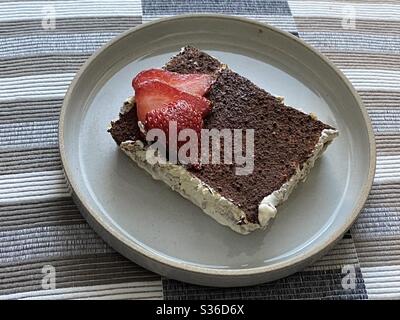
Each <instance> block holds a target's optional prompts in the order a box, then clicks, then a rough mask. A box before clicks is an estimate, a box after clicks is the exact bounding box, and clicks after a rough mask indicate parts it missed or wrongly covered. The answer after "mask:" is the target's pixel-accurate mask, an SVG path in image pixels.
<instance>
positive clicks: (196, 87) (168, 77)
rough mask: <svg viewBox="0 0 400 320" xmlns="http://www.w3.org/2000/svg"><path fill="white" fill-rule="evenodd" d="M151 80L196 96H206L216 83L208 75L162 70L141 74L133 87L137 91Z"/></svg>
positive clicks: (133, 83) (146, 71)
mask: <svg viewBox="0 0 400 320" xmlns="http://www.w3.org/2000/svg"><path fill="white" fill-rule="evenodd" d="M150 80H158V81H161V82H164V83H166V84H168V85H170V86H171V87H174V88H176V89H178V90H181V91H184V92H187V93H190V94H193V95H195V96H204V94H205V93H206V92H207V90H208V89H209V88H210V86H211V85H212V84H213V82H214V78H213V77H212V76H210V75H208V74H180V73H176V72H170V71H166V70H162V69H149V70H145V71H142V72H140V73H139V74H138V75H137V76H136V77H135V78H134V79H133V80H132V86H133V88H134V89H135V90H136V89H137V88H138V87H139V86H140V85H141V84H142V83H144V82H146V81H150Z"/></svg>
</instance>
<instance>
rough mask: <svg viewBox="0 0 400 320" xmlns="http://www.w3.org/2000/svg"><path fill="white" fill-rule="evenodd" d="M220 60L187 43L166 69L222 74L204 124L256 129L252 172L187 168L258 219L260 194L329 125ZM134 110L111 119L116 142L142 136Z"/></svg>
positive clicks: (287, 173) (280, 180)
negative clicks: (184, 48) (239, 73)
mask: <svg viewBox="0 0 400 320" xmlns="http://www.w3.org/2000/svg"><path fill="white" fill-rule="evenodd" d="M221 66H222V64H221V63H220V62H219V61H218V60H216V59H214V58H212V57H210V56H209V55H208V54H206V53H204V52H201V51H199V50H197V49H196V48H193V47H187V49H186V50H185V51H184V52H183V53H179V54H178V55H176V56H175V57H173V58H172V59H171V60H170V61H169V62H168V63H167V64H166V66H165V69H166V70H168V71H173V72H179V73H208V74H216V75H218V77H217V80H216V82H215V83H214V84H213V85H212V86H211V88H210V90H209V92H208V94H207V96H206V97H207V98H208V99H209V100H210V101H211V102H212V106H213V109H212V111H211V113H210V114H209V115H208V116H207V117H206V118H205V119H204V128H206V129H212V128H216V129H225V128H228V129H254V138H255V141H254V153H255V154H254V171H253V173H251V174H249V175H245V176H239V175H236V173H235V170H236V166H235V165H214V164H208V165H205V164H203V165H202V167H201V169H200V170H199V169H193V168H188V170H189V171H191V172H192V174H194V175H195V176H197V177H198V178H199V179H201V180H202V181H204V182H205V183H206V184H208V185H209V186H210V187H212V188H213V189H215V190H217V191H218V192H219V193H220V194H221V195H223V196H224V197H226V198H228V199H230V200H231V201H232V202H233V203H235V204H236V205H237V206H238V207H240V208H241V209H242V210H243V211H244V212H245V213H246V215H247V219H248V220H249V221H251V222H253V223H256V222H258V205H259V203H260V202H261V201H262V199H263V198H264V197H265V196H267V195H269V194H271V193H272V192H273V191H275V190H278V189H280V187H281V186H282V185H283V184H284V183H285V182H286V181H288V179H289V178H290V177H291V176H292V175H293V174H294V173H295V170H296V167H297V166H298V165H300V167H301V166H302V165H303V164H304V162H305V161H306V160H307V159H308V158H309V157H310V156H311V153H312V150H313V149H314V146H315V145H316V143H317V141H318V139H319V137H320V135H321V132H322V130H324V129H328V128H331V127H330V126H328V125H326V124H324V123H322V122H320V121H318V120H314V119H313V118H312V117H311V116H309V115H307V114H304V113H302V112H301V111H298V110H297V109H294V108H291V107H288V106H286V105H284V104H283V103H282V102H281V101H280V100H279V99H277V98H275V97H274V96H272V95H271V94H269V93H268V92H266V91H265V90H263V89H261V88H259V87H257V86H256V85H255V84H253V83H252V82H251V81H249V80H248V79H246V78H244V77H242V76H240V75H238V74H237V73H235V72H233V71H231V70H229V69H223V70H221ZM132 112H133V111H132V110H131V112H129V113H127V114H125V115H120V120H118V121H116V122H115V123H113V124H112V129H111V130H110V132H111V134H112V136H113V138H114V140H115V141H116V142H117V143H118V144H120V143H121V142H122V141H125V140H133V139H132V138H136V139H139V138H140V132H139V129H138V127H137V124H136V121H137V117H136V114H135V115H133V114H132ZM135 119H136V121H135ZM135 124H136V125H135Z"/></svg>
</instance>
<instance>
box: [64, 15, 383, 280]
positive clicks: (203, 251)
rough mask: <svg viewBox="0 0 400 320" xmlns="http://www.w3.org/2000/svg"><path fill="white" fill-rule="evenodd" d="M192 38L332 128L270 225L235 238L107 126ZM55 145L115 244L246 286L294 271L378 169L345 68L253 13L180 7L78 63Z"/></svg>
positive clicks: (328, 240)
mask: <svg viewBox="0 0 400 320" xmlns="http://www.w3.org/2000/svg"><path fill="white" fill-rule="evenodd" d="M187 44H192V45H195V46H197V47H199V48H200V49H203V50H205V51H207V52H209V53H210V54H212V55H213V56H215V57H217V58H218V59H220V60H221V61H223V62H225V63H227V64H228V65H229V66H230V67H231V69H233V70H235V71H236V72H238V73H240V74H242V75H244V76H246V77H248V78H249V79H250V80H252V81H254V82H255V83H256V84H258V85H259V86H261V87H263V88H265V89H266V90H268V91H270V92H272V93H273V94H275V95H281V96H284V97H285V99H286V100H285V101H286V102H287V103H288V104H289V105H293V106H296V107H298V108H300V109H302V110H304V111H305V112H314V113H316V114H317V115H318V117H319V118H320V119H322V120H323V121H325V122H327V123H329V124H331V125H333V126H335V127H336V128H338V129H339V130H340V137H339V138H338V139H337V140H336V141H335V142H334V143H333V144H332V145H331V146H330V147H329V148H328V151H327V152H326V153H325V155H324V156H323V158H322V159H321V160H320V161H319V162H318V164H317V165H316V167H315V168H314V170H313V171H312V173H311V175H310V176H309V178H308V180H307V181H306V183H303V184H301V185H300V186H299V187H298V189H297V190H296V191H295V192H294V193H293V194H292V196H291V197H290V199H289V200H288V201H287V202H286V203H285V204H284V205H283V206H281V207H280V208H279V211H278V216H277V219H276V220H275V222H274V224H273V225H272V228H271V229H270V231H268V232H262V231H261V232H254V233H253V234H250V235H247V236H242V235H239V234H236V233H234V232H232V231H231V230H230V229H228V228H226V227H223V226H220V225H219V224H217V223H216V222H214V221H213V220H212V219H211V218H209V217H207V216H206V215H204V214H203V213H202V212H201V210H200V209H198V208H197V207H195V206H194V205H192V204H191V203H190V202H189V201H187V200H185V199H183V198H182V197H180V196H179V195H178V194H176V193H174V192H173V191H171V190H169V189H168V187H166V186H165V185H164V184H163V183H162V182H157V181H153V180H152V178H151V177H150V176H149V175H148V174H146V173H145V172H144V171H143V170H141V169H139V168H138V167H137V166H136V165H135V164H134V163H133V162H131V161H130V160H129V159H128V157H126V156H125V155H124V154H123V153H122V152H121V151H119V149H118V148H117V146H116V145H115V143H114V141H113V140H112V139H111V137H110V135H109V134H108V133H107V132H106V129H107V127H108V125H109V122H110V120H112V119H115V118H116V117H117V114H118V111H119V109H120V107H121V105H122V103H123V101H124V100H125V98H127V97H128V96H130V95H132V89H131V79H132V77H133V76H134V75H135V74H136V73H137V72H139V71H141V70H143V69H146V68H153V67H161V66H162V65H163V64H164V63H165V62H166V61H167V60H168V59H169V58H170V57H171V56H172V55H174V54H175V53H176V52H177V51H178V50H179V49H180V47H182V46H184V45H187ZM59 139H60V151H61V156H62V162H63V165H64V168H65V173H66V176H67V178H68V180H69V182H70V185H71V188H72V191H73V194H74V197H75V200H76V202H77V203H78V205H79V206H80V208H81V210H82V213H83V214H84V216H85V217H86V219H87V220H88V221H89V223H90V224H91V225H92V226H93V228H94V229H95V230H96V231H97V232H98V233H99V234H100V235H101V236H102V237H103V238H104V239H105V240H106V241H107V242H108V243H109V244H111V246H113V247H114V248H115V249H116V250H118V251H119V252H121V253H122V254H123V255H125V256H127V257H128V258H130V259H132V260H133V261H135V262H137V263H138V264H140V265H142V266H144V267H146V268H148V269H150V270H153V271H155V272H157V273H160V274H162V275H165V276H167V277H170V278H174V279H179V280H183V281H187V282H192V283H197V284H204V285H212V286H243V285H251V284H257V283H261V282H265V281H270V280H274V279H277V278H280V277H283V276H286V275H288V274H290V273H293V272H295V271H298V270H300V269H301V268H303V267H304V266H306V265H307V264H309V263H311V262H312V261H313V260H314V259H316V258H317V257H319V256H320V255H321V254H322V253H323V252H325V251H326V250H327V249H328V248H329V247H330V246H332V245H333V243H334V242H335V241H336V240H338V239H340V237H341V236H342V235H343V233H344V232H345V231H346V230H347V229H348V228H349V227H350V226H351V224H352V223H353V222H354V220H355V219H356V217H357V215H358V213H359V212H360V210H361V208H362V206H363V204H364V202H365V200H366V197H367V194H368V192H369V190H370V187H371V183H372V178H373V174H374V169H375V145H374V140H373V134H372V130H371V126H370V122H369V120H368V116H367V114H366V111H365V109H364V107H363V106H362V103H361V101H360V99H359V97H358V96H357V94H356V93H355V91H354V89H353V88H352V86H351V85H350V83H349V82H348V81H347V80H346V78H345V77H344V76H343V75H342V74H341V73H340V72H339V71H338V70H337V69H336V68H334V67H333V65H332V64H331V63H329V62H328V61H327V60H326V59H325V58H324V57H322V56H321V55H320V54H318V53H317V52H316V51H314V50H313V49H311V48H310V47H308V46H307V45H305V44H304V43H303V42H302V41H300V40H298V39H297V38H296V37H294V36H292V35H289V34H288V33H284V32H281V31H279V30H277V29H275V28H272V27H269V26H267V25H265V24H261V23H257V22H254V21H250V20H246V19H241V18H234V17H227V16H220V15H189V16H180V17H174V18H169V19H164V20H159V21H157V22H154V23H148V24H145V25H142V26H140V27H137V28H135V29H132V30H130V31H129V32H126V33H124V34H122V35H121V36H119V37H117V38H115V39H114V40H112V41H111V42H109V43H108V44H107V45H105V46H104V47H103V48H101V49H100V50H99V51H98V52H96V54H94V55H93V56H92V57H91V58H90V59H89V60H88V61H87V62H86V63H85V65H84V66H83V67H82V69H81V70H80V72H79V73H78V74H77V76H76V77H75V79H74V81H73V82H72V84H71V86H70V88H69V91H68V93H67V95H66V97H65V101H64V105H63V108H62V112H61V119H60V136H59Z"/></svg>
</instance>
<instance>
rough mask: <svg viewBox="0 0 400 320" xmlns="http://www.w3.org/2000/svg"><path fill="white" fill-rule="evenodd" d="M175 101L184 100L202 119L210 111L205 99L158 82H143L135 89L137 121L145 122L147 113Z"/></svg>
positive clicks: (208, 103) (208, 102)
mask: <svg viewBox="0 0 400 320" xmlns="http://www.w3.org/2000/svg"><path fill="white" fill-rule="evenodd" d="M177 100H185V101H186V102H188V104H190V105H191V106H192V107H193V108H194V109H196V110H198V111H199V112H200V113H201V114H202V116H203V117H204V116H205V115H207V113H208V112H209V111H210V109H211V107H210V101H208V100H207V99H206V98H203V97H198V96H193V95H191V94H189V93H186V92H183V91H180V90H178V89H176V88H173V87H171V86H169V85H168V84H166V83H164V82H161V81H158V80H151V81H147V82H144V83H142V84H140V85H139V86H137V88H136V89H135V101H136V105H137V114H138V119H139V121H142V122H144V121H145V118H146V114H147V113H148V112H150V111H152V110H154V109H158V108H160V107H162V106H163V105H165V104H168V103H170V102H174V101H177Z"/></svg>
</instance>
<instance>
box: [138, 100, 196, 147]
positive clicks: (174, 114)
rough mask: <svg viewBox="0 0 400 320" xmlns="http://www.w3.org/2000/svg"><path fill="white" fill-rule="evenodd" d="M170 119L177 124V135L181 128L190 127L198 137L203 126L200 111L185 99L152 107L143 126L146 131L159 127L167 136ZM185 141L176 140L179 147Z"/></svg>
mask: <svg viewBox="0 0 400 320" xmlns="http://www.w3.org/2000/svg"><path fill="white" fill-rule="evenodd" d="M170 121H175V122H176V126H177V136H178V134H179V132H180V131H181V130H183V129H192V130H194V131H195V132H196V134H197V137H198V138H200V133H201V129H202V127H203V118H202V115H201V113H200V112H199V111H198V110H197V109H196V108H194V107H193V106H192V105H190V104H189V103H188V102H187V101H185V100H177V101H174V102H170V103H168V104H166V105H164V106H163V107H161V108H158V109H154V110H152V111H150V112H148V113H147V114H146V120H145V122H144V127H145V129H146V131H148V130H151V129H155V128H157V129H161V130H162V131H164V132H165V134H166V136H167V143H168V137H169V124H170ZM184 143H185V141H178V142H177V146H178V149H179V147H180V146H181V145H182V144H184Z"/></svg>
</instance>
